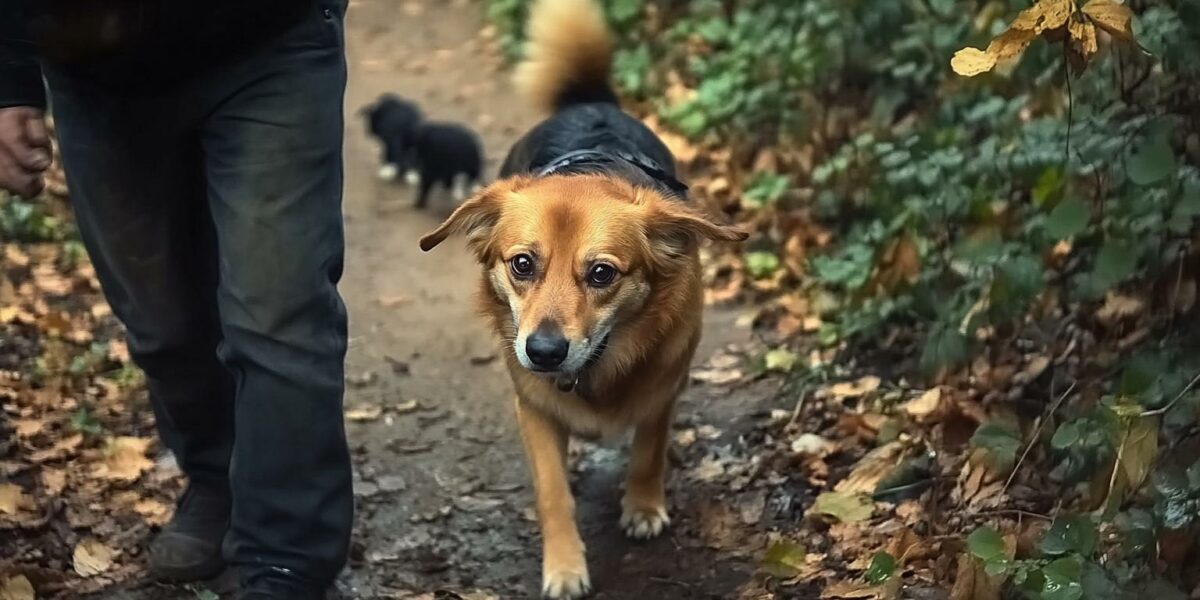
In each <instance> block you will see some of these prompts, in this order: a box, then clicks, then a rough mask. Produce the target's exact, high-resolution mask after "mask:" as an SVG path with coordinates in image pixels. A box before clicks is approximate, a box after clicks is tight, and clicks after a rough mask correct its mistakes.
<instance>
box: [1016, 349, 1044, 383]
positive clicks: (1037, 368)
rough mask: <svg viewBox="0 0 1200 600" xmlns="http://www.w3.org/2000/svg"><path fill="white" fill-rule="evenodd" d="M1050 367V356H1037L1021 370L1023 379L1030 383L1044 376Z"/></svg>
mask: <svg viewBox="0 0 1200 600" xmlns="http://www.w3.org/2000/svg"><path fill="white" fill-rule="evenodd" d="M1049 367H1050V357H1048V356H1035V357H1033V359H1031V360H1030V361H1029V364H1027V365H1025V369H1024V370H1023V371H1021V379H1022V380H1023V382H1024V383H1028V382H1030V381H1033V380H1035V379H1037V378H1038V377H1041V376H1042V373H1045V372H1046V369H1047V368H1049Z"/></svg>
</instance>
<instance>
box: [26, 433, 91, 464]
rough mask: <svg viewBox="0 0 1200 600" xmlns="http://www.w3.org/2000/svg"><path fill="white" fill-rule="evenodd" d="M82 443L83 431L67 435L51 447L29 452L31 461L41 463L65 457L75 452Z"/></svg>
mask: <svg viewBox="0 0 1200 600" xmlns="http://www.w3.org/2000/svg"><path fill="white" fill-rule="evenodd" d="M82 443H83V434H81V433H77V434H75V435H71V436H67V437H65V438H63V439H61V440H59V441H57V442H55V443H54V445H53V446H51V447H49V448H44V449H41V450H35V451H33V452H31V453H30V454H29V462H31V463H34V464H40V463H44V462H48V461H51V460H58V459H60V458H65V457H66V456H68V455H69V454H71V452H73V451H74V450H75V449H76V448H78V447H79V445H80V444H82Z"/></svg>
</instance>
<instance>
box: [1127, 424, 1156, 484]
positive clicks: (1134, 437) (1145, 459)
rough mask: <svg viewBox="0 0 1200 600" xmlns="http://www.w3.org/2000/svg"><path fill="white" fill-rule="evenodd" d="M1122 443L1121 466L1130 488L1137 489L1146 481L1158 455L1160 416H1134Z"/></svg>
mask: <svg viewBox="0 0 1200 600" xmlns="http://www.w3.org/2000/svg"><path fill="white" fill-rule="evenodd" d="M1122 444H1123V445H1124V449H1123V450H1122V451H1121V452H1120V453H1119V454H1120V455H1121V468H1122V469H1124V470H1125V476H1126V477H1128V483H1129V489H1131V490H1136V489H1138V488H1140V487H1142V484H1143V483H1145V481H1146V477H1148V476H1149V475H1150V468H1151V467H1152V466H1154V459H1155V458H1157V457H1158V418H1157V417H1134V418H1133V422H1132V423H1130V425H1129V426H1128V429H1127V430H1126V434H1125V438H1124V441H1123V442H1122Z"/></svg>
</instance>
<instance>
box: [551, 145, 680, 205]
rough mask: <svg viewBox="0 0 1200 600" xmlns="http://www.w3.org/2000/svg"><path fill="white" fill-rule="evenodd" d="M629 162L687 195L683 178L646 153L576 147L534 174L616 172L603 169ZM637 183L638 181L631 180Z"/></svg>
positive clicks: (655, 180) (662, 183) (674, 189)
mask: <svg viewBox="0 0 1200 600" xmlns="http://www.w3.org/2000/svg"><path fill="white" fill-rule="evenodd" d="M622 164H624V165H629V166H632V167H634V168H636V169H637V170H638V171H641V172H642V173H644V174H645V175H646V176H647V177H649V178H650V179H651V180H653V181H654V182H655V183H658V184H660V185H662V186H664V187H665V188H667V190H669V191H670V192H671V193H673V194H674V195H676V196H678V197H679V198H681V199H682V198H687V191H688V186H687V185H684V183H683V182H682V181H679V180H678V179H676V178H675V177H674V176H673V175H671V174H670V173H668V172H667V171H665V170H664V169H663V168H662V166H661V165H659V164H658V163H657V162H656V161H655V160H654V159H652V158H650V157H649V156H645V155H635V154H633V153H631V152H626V151H624V150H612V151H609V150H590V149H589V150H575V151H572V152H568V153H566V154H563V155H561V156H559V157H558V158H555V159H554V160H552V161H550V162H549V163H548V164H547V165H546V166H544V167H542V168H541V170H539V171H538V172H537V173H535V176H537V177H546V176H549V175H556V174H563V172H564V171H577V170H583V169H581V167H585V168H586V170H588V171H591V170H595V171H597V172H613V173H614V174H619V170H618V169H612V168H605V167H612V166H614V165H615V166H621V165H622ZM633 183H637V182H633Z"/></svg>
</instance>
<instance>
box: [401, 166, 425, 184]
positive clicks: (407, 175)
mask: <svg viewBox="0 0 1200 600" xmlns="http://www.w3.org/2000/svg"><path fill="white" fill-rule="evenodd" d="M404 183H407V184H408V185H417V184H418V183H421V174H420V173H418V172H417V170H416V169H409V170H407V171H405V172H404Z"/></svg>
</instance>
